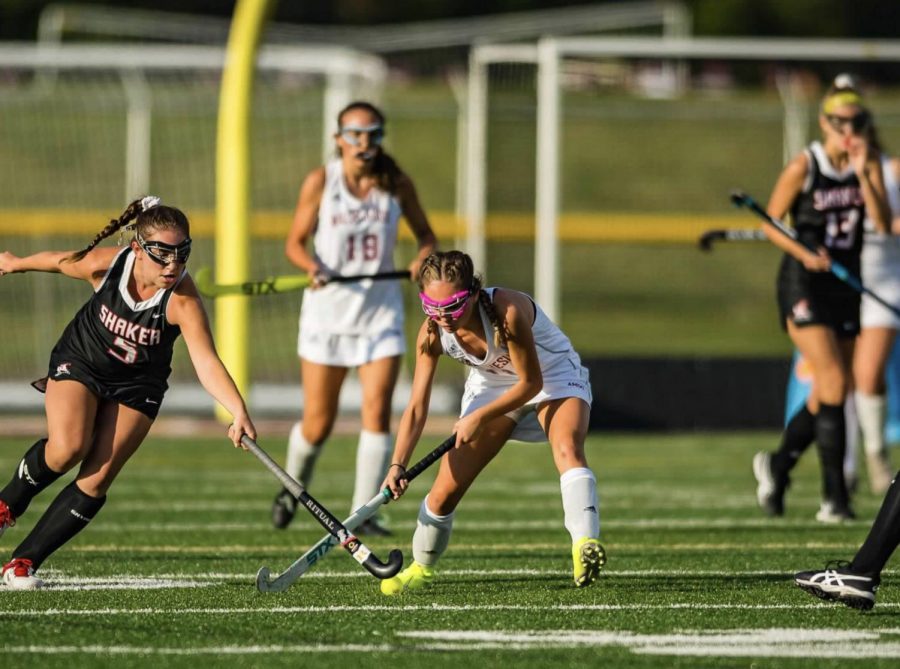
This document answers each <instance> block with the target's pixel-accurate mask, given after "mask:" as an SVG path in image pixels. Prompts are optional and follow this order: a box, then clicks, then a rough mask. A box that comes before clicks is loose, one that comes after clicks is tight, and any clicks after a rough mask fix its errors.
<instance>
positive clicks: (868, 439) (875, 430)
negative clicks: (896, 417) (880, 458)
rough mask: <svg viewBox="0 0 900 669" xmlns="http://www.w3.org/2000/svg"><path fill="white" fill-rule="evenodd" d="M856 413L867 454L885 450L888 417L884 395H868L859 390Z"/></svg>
mask: <svg viewBox="0 0 900 669" xmlns="http://www.w3.org/2000/svg"><path fill="white" fill-rule="evenodd" d="M856 414H857V416H858V417H859V427H860V429H861V430H862V436H863V448H865V450H866V454H867V455H874V454H876V453H881V452H882V451H884V422H885V419H886V417H887V402H886V401H885V397H884V395H867V394H865V393H861V392H859V391H857V392H856Z"/></svg>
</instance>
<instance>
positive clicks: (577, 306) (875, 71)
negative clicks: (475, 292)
mask: <svg viewBox="0 0 900 669" xmlns="http://www.w3.org/2000/svg"><path fill="white" fill-rule="evenodd" d="M897 61H900V42H898V41H859V40H812V39H753V38H729V39H711V38H680V39H658V38H634V37H603V38H553V37H548V38H545V39H541V40H539V41H538V42H537V43H535V44H529V45H501V44H485V45H480V46H478V47H476V48H474V49H473V50H472V52H471V58H470V66H469V89H468V105H467V123H468V126H469V132H468V135H467V144H466V165H467V168H466V188H465V197H464V211H465V214H466V216H465V220H466V225H467V240H468V244H469V246H468V248H469V250H470V251H471V253H472V255H473V256H474V257H475V258H477V259H478V261H477V264H478V265H480V266H483V267H486V268H488V270H489V273H490V283H496V284H500V285H508V284H509V283H510V282H513V283H514V285H515V283H516V281H518V285H517V287H521V288H522V289H524V290H531V291H533V292H534V294H535V297H536V299H537V302H538V303H539V304H541V305H542V307H543V308H544V309H545V310H546V311H547V312H548V314H550V315H551V317H553V318H555V319H557V321H558V322H560V323H561V324H562V326H563V328H564V329H565V330H566V331H567V332H571V333H578V334H577V335H576V336H577V340H576V341H575V344H576V348H578V349H579V350H581V351H587V352H597V353H600V354H601V355H608V354H611V355H658V354H667V355H671V354H676V355H678V354H685V355H699V356H706V355H741V356H743V355H772V354H779V355H781V354H786V353H787V352H788V344H787V342H786V338H785V337H783V335H782V334H781V332H780V329H779V327H778V323H777V315H776V313H775V306H774V276H775V271H776V266H777V262H778V257H779V256H778V254H777V253H776V252H774V251H773V249H772V247H771V246H770V245H766V244H758V243H757V244H754V243H752V242H746V243H733V244H731V245H728V244H723V245H722V249H721V250H720V251H716V252H714V253H712V254H709V255H706V256H701V254H699V253H697V252H696V250H695V248H692V247H693V245H694V244H695V242H696V240H697V237H698V235H699V234H700V233H701V232H703V231H704V230H706V229H709V228H719V227H758V221H757V220H755V219H754V218H752V217H750V216H748V215H747V213H746V212H743V213H742V212H738V211H735V210H733V208H732V207H731V205H730V202H729V197H728V196H729V192H730V191H731V190H732V189H734V188H743V189H745V190H746V191H748V192H750V193H751V194H753V195H755V196H756V197H757V198H758V199H760V200H761V201H763V202H765V200H766V199H767V198H768V195H769V192H770V191H771V188H772V186H773V185H774V182H775V179H776V177H777V175H778V173H779V172H780V170H781V168H782V166H783V164H784V162H785V160H786V159H787V157H788V156H790V155H793V154H795V153H796V152H798V151H799V150H801V149H802V147H803V146H804V145H805V144H806V143H807V142H808V141H811V140H812V139H815V138H817V137H818V136H819V134H820V133H819V129H818V121H817V119H818V105H819V102H820V99H821V96H822V94H823V93H824V91H825V89H826V88H827V86H828V85H829V84H830V82H831V80H832V79H833V77H834V76H835V75H836V74H837V73H840V72H851V73H854V74H856V75H857V76H858V78H859V80H860V82H861V86H862V88H863V91H864V93H865V95H866V98H867V104H868V105H869V106H870V107H871V108H872V109H873V111H874V115H875V119H876V122H877V126H878V130H879V133H880V136H881V138H882V139H883V141H884V144H885V145H886V147H887V148H888V150H890V149H891V148H895V147H900V88H898V83H900V81H898V79H897V78H896V76H893V77H892V78H891V76H892V69H895V68H894V65H895V63H896V62H897ZM897 150H900V148H897ZM510 265H512V266H513V267H514V268H515V269H514V270H513V271H511V270H510V269H509V268H510ZM522 266H530V267H532V268H533V272H532V276H531V277H530V278H531V279H533V280H522V279H523V277H522V271H521V267H522ZM514 272H517V273H514ZM654 331H655V332H656V333H657V334H655V335H653V334H652V333H653V332H654ZM586 333H589V335H587V334H586ZM698 343H699V345H698Z"/></svg>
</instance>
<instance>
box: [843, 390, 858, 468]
mask: <svg viewBox="0 0 900 669" xmlns="http://www.w3.org/2000/svg"><path fill="white" fill-rule="evenodd" d="M844 421H845V424H846V426H847V436H846V444H847V447H846V449H844V479H845V480H846V481H847V482H848V483H849V482H850V481H853V482H854V483H855V482H856V478H857V477H856V472H857V469H858V466H857V463H858V461H859V458H858V457H857V456H858V454H859V412H858V409H857V406H856V397H855V395H854V394H853V393H850V394H849V395H847V400H846V401H845V402H844Z"/></svg>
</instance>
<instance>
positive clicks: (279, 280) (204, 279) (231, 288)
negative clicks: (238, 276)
mask: <svg viewBox="0 0 900 669" xmlns="http://www.w3.org/2000/svg"><path fill="white" fill-rule="evenodd" d="M192 276H193V278H194V283H195V284H196V285H197V290H199V291H200V294H201V295H203V296H204V297H222V296H223V295H273V294H275V293H289V292H291V291H293V290H302V289H303V288H306V287H307V286H309V285H310V284H311V283H312V278H311V277H310V276H309V275H308V274H284V275H282V276H270V277H267V278H265V279H263V280H262V281H244V282H243V283H215V282H214V281H213V280H212V270H211V269H210V268H209V267H201V268H200V269H198V270H197V272H196V273H195V274H193V275H192ZM409 278H410V274H409V272H407V271H406V270H398V271H396V272H381V273H379V274H351V275H347V276H331V277H328V280H327V281H326V282H325V283H349V282H352V281H364V280H365V279H371V280H372V281H386V280H390V279H409Z"/></svg>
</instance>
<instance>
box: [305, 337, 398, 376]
mask: <svg viewBox="0 0 900 669" xmlns="http://www.w3.org/2000/svg"><path fill="white" fill-rule="evenodd" d="M405 352H406V340H405V339H404V337H403V333H402V332H401V331H400V330H385V331H384V332H381V333H379V334H377V335H372V336H369V335H342V334H332V333H329V332H317V331H315V330H310V328H301V329H300V335H299V337H298V338H297V354H298V355H299V356H300V357H301V358H303V359H304V360H309V361H310V362H315V363H318V364H320V365H331V366H333V367H359V366H361V365H364V364H366V363H367V362H372V361H373V360H380V359H381V358H392V357H396V356H400V355H403V354H404V353H405Z"/></svg>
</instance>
